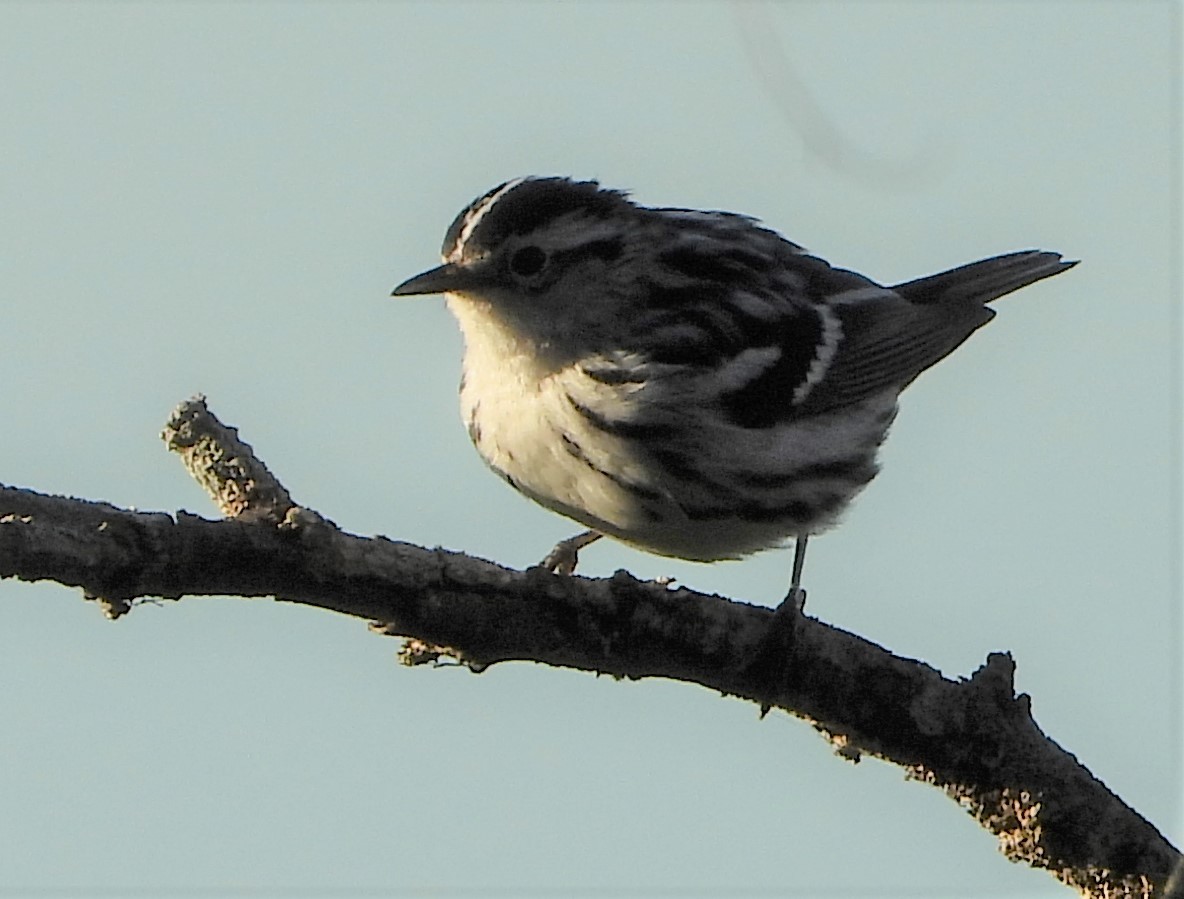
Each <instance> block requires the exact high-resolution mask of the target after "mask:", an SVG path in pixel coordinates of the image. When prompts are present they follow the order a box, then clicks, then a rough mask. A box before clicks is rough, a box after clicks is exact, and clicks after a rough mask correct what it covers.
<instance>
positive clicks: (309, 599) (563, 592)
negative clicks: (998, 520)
mask: <svg viewBox="0 0 1184 899" xmlns="http://www.w3.org/2000/svg"><path fill="white" fill-rule="evenodd" d="M163 436H164V438H165V440H166V442H167V443H168V445H169V447H170V448H171V449H173V450H175V451H176V452H178V453H180V454H181V456H182V458H183V460H184V463H185V465H186V467H187V468H188V469H189V471H190V472H191V474H193V475H194V477H195V478H197V479H198V481H199V482H200V483H201V484H202V485H203V486H204V487H205V488H206V490H207V491H208V492H209V493H210V494H211V496H213V497H214V499H215V502H217V503H218V505H219V507H220V508H221V509H222V510H223V511H224V512H225V513H226V514H227V515H228V516H229V517H228V518H226V519H223V520H221V521H211V520H207V519H203V518H200V517H198V516H195V515H191V514H188V513H185V512H179V513H177V515H176V516H175V517H174V516H172V515H168V514H165V513H161V512H151V513H148V512H137V511H131V510H126V509H120V508H116V507H115V506H112V505H109V504H106V503H99V502H91V501H88V500H81V499H72V498H67V497H59V496H46V495H43V494H39V493H35V492H33V491H31V490H22V489H16V488H12V487H5V486H0V577H5V578H8V577H16V578H19V579H21V580H26V581H37V580H53V581H56V582H58V583H60V584H64V585H66V586H70V587H80V588H82V590H83V591H84V593H85V595H86V596H87V597H88V598H90V599H95V600H98V601H99V602H100V603H101V604H102V607H103V609H104V612H105V613H106V614H107V615H108V616H109V617H112V618H117V617H119V616H120V615H123V614H126V613H127V612H128V611H129V610H130V609H131V608H132V607H133V606H134V605H135V603H136V601H137V600H140V599H141V598H144V597H163V598H168V599H179V598H181V597H183V596H210V595H218V596H224V595H235V596H244V597H254V596H273V597H275V598H276V599H278V600H280V601H283V602H295V603H302V604H304V605H312V606H318V607H320V608H325V609H332V610H334V611H337V612H341V613H343V614H347V615H352V616H355V617H358V618H363V619H366V620H369V621H371V622H373V627H374V629H376V630H378V631H379V632H381V633H384V634H390V635H398V636H402V637H408V638H410V639H409V640H408V642H407V643H406V645H405V647H404V651H403V654H402V658H403V661H404V662H405V663H406V664H410V665H415V664H424V663H428V662H434V661H436V660H437V659H439V658H441V657H443V656H448V657H452V658H455V659H457V660H458V661H460V662H461V663H463V664H465V665H467V666H469V668H471V669H472V670H473V671H483V670H485V669H486V668H488V667H489V666H490V665H492V664H495V663H497V662H501V661H508V660H529V661H535V662H541V663H543V664H547V665H555V666H562V667H567V668H577V669H582V670H587V671H597V672H601V673H604V674H610V675H613V676H615V677H628V678H631V679H639V678H643V677H665V678H671V679H674V680H681V681H688V682H690V683H697V684H700V685H702V686H704V687H707V688H709V689H712V690H717V691H719V692H720V693H721V694H724V695H729V696H737V697H740V698H742V699H747V700H750V701H752V702H754V703H757V704H759V705H760V706H761V707H762V709H768V708H771V707H776V708H780V709H784V710H785V711H787V712H789V713H791V714H793V715H796V716H797V717H800V718H803V719H804V720H806V721H807V722H809V723H810V724H811V725H812V726H813V727H814V728H815V729H817V730H818V731H820V732H821V733H822V734H823V735H824V736H825V737H826V738H827V739H828V740H830V741H831V742H832V744H834V746H835V747H836V749H837V750H838V752H839V754H840V755H842V756H843V757H845V758H848V759H850V760H852V761H858V760H859V759H860V757H861V756H863V755H870V756H874V757H876V758H880V759H883V760H885V761H888V762H891V763H893V764H896V765H899V766H901V767H903V768H904V769H905V770H906V771H907V772H908V773H909V775H910V776H911V777H913V778H915V779H917V780H921V781H925V782H926V783H930V784H932V785H934V786H936V787H939V788H940V789H942V790H944V791H945V792H946V794H947V795H949V796H950V797H951V798H952V799H954V800H955V801H956V802H957V803H958V804H959V805H961V806H962V807H963V808H965V809H967V810H968V811H969V812H970V813H971V814H972V815H974V817H975V818H976V819H977V820H978V821H979V823H980V824H982V826H983V827H985V828H987V829H988V830H990V831H991V832H992V833H994V834H995V835H996V837H997V838H998V839H999V841H1000V844H1001V847H1002V849H1003V851H1004V853H1005V854H1006V855H1007V856H1008V857H1009V858H1011V859H1012V860H1014V861H1022V862H1024V863H1026V864H1028V865H1031V866H1032V867H1036V868H1044V869H1046V870H1048V871H1050V872H1051V873H1052V874H1053V875H1054V876H1056V877H1057V878H1058V879H1059V880H1061V881H1062V882H1063V883H1065V884H1066V885H1068V886H1071V887H1073V888H1075V889H1077V890H1078V891H1079V892H1080V893H1081V894H1082V895H1084V896H1090V897H1102V896H1105V897H1113V896H1146V897H1150V896H1157V897H1159V896H1177V897H1178V896H1181V895H1184V891H1182V890H1181V886H1180V884H1179V882H1178V881H1179V876H1178V874H1177V875H1176V880H1175V881H1172V882H1169V881H1170V878H1172V877H1173V872H1174V871H1178V870H1179V868H1180V864H1181V857H1180V853H1179V852H1178V851H1177V850H1176V849H1175V848H1173V847H1172V846H1171V845H1170V844H1169V843H1168V842H1167V840H1166V839H1165V838H1164V837H1163V836H1162V835H1161V834H1160V833H1159V832H1158V831H1157V830H1156V829H1155V828H1154V827H1153V826H1152V825H1151V824H1150V823H1148V822H1147V821H1146V820H1144V819H1143V818H1142V817H1141V816H1140V815H1139V814H1138V813H1137V812H1135V811H1134V810H1133V809H1131V808H1129V807H1128V806H1126V805H1125V804H1124V803H1123V802H1122V801H1121V800H1120V799H1118V797H1116V796H1115V795H1113V794H1112V793H1111V792H1110V791H1109V790H1107V789H1106V787H1105V785H1104V784H1102V783H1101V782H1100V781H1099V780H1097V779H1096V778H1095V777H1094V776H1093V775H1092V774H1091V773H1090V772H1089V771H1088V770H1086V769H1085V768H1084V767H1083V766H1082V765H1080V764H1079V763H1078V762H1077V760H1076V759H1075V758H1074V757H1073V756H1072V755H1071V754H1069V753H1068V752H1066V751H1065V750H1063V749H1061V748H1060V747H1059V746H1058V745H1057V744H1056V743H1055V742H1053V741H1052V740H1051V739H1049V738H1048V737H1047V736H1046V735H1045V734H1044V733H1043V732H1042V731H1041V730H1040V728H1039V727H1038V726H1037V725H1036V723H1035V721H1034V720H1033V719H1032V715H1031V709H1030V700H1029V697H1028V696H1026V695H1019V696H1017V695H1016V694H1015V690H1014V686H1013V674H1014V669H1015V665H1014V662H1013V661H1012V659H1011V657H1010V656H1008V655H1006V654H1002V653H993V654H991V655H990V656H988V658H987V661H986V663H985V664H984V665H983V667H981V668H980V669H979V670H978V671H976V672H975V673H974V674H973V675H972V676H971V677H970V679H969V680H950V679H948V678H945V677H943V676H942V675H941V674H940V672H938V671H937V670H935V669H933V668H931V667H930V666H928V665H926V664H924V663H922V662H918V661H915V660H912V659H905V658H900V657H898V656H894V655H892V654H891V653H889V652H888V651H887V650H885V649H883V648H881V647H879V646H877V645H875V644H874V643H871V642H869V641H867V640H864V639H862V638H861V637H858V636H855V635H854V634H850V633H848V632H846V631H843V630H840V629H838V628H835V627H832V626H830V625H828V624H825V623H823V622H821V621H818V620H817V619H815V618H812V617H810V616H808V615H805V614H801V613H794V612H793V611H792V610H791V611H790V612H789V613H788V614H784V613H780V614H778V615H775V614H774V613H773V611H772V610H770V609H768V608H765V607H762V606H753V605H748V604H746V603H741V602H736V601H734V600H730V599H727V598H724V597H720V596H708V595H704V594H700V593H696V592H694V591H691V590H687V589H682V588H679V589H671V588H669V587H668V586H666V585H663V584H657V583H643V582H641V581H638V580H636V579H634V578H633V577H631V576H630V575H628V574H627V573H625V572H623V571H621V572H617V574H615V575H614V576H613V577H611V578H607V579H601V580H595V579H588V578H583V577H563V576H559V575H554V574H551V573H550V572H547V571H543V570H541V569H531V570H528V571H524V572H522V571H513V570H510V569H507V568H503V567H501V566H499V565H495V564H493V563H491V562H486V561H483V560H480V559H475V558H472V557H469V556H466V555H463V554H461V553H453V552H446V551H444V550H440V549H435V550H432V549H425V548H422V547H419V546H414V545H412V544H408V543H399V542H396V541H393V540H389V539H387V538H385V537H373V538H365V537H357V536H354V535H352V534H347V533H345V532H344V531H342V530H340V529H339V528H338V527H337V526H336V525H334V524H333V523H332V522H330V521H327V520H326V519H324V518H322V517H321V516H319V515H317V514H316V513H315V512H312V511H310V510H308V509H304V508H301V507H300V506H297V505H296V504H294V503H293V502H292V499H291V497H290V496H289V495H288V493H287V491H286V490H285V489H284V488H283V486H282V485H281V484H280V483H279V481H278V480H276V479H275V478H274V477H273V476H272V475H271V474H270V472H268V471H267V469H266V467H265V466H264V465H263V464H262V463H261V462H260V461H259V460H258V459H256V458H255V456H254V453H253V452H252V451H251V448H250V447H249V446H248V445H246V444H245V443H242V442H241V441H240V440H239V439H238V437H237V434H236V433H235V432H234V431H233V430H232V429H229V428H226V427H225V426H223V425H222V424H221V423H220V422H218V421H217V419H215V418H214V417H213V415H211V414H210V412H209V410H208V409H207V408H206V405H205V402H204V400H202V399H197V400H193V401H190V402H188V403H185V404H183V405H182V406H181V407H180V408H179V409H178V410H177V411H176V412H175V413H174V415H173V417H172V419H171V420H170V422H169V425H168V427H167V428H166V429H165V432H164V435H163Z"/></svg>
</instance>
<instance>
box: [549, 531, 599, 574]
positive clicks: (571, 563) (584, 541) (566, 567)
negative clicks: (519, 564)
mask: <svg viewBox="0 0 1184 899" xmlns="http://www.w3.org/2000/svg"><path fill="white" fill-rule="evenodd" d="M600 537H601V534H599V533H598V532H596V531H584V532H583V533H581V534H576V535H575V536H574V537H568V538H567V539H566V540H560V541H559V542H558V543H556V544H555V548H554V549H552V550H551V551H550V552H549V553H547V555H546V557H545V558H544V559H543V561H541V562H539V564H538V567H539V568H543V569H546V570H547V571H551V572H554V573H555V574H575V570H576V565H578V564H579V563H580V550H581V549H583V548H584V547H585V546H587V545H588V544H589V543H595V542H596V541H597V540H599V539H600Z"/></svg>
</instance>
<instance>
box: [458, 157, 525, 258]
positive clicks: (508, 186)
mask: <svg viewBox="0 0 1184 899" xmlns="http://www.w3.org/2000/svg"><path fill="white" fill-rule="evenodd" d="M525 180H527V179H526V178H515V179H514V180H513V181H507V182H506V183H505V184H504V185H503V186H502V188H501V190H498V191H496V192H495V193H492V194H490V195H489V196H488V197H486V198H485V202H483V203H482V204H481V205H480V206H477V207H476V208H475V209H473V211H472V212H470V213H469V214H468V215H467V216H466V217H465V223H464V224H463V225H462V226H461V229H460V234H458V235H457V237H456V244H455V245H454V246H453V248H452V252H451V253H449V254H448V258H447V259H445V260H444V261H445V262H458V261H460V257H461V254H462V253H463V252H464V249H465V244H466V243H468V240H469V238H470V237H472V236H473V229H475V228H476V227H477V225H479V224H480V223H481V219H483V218H485V216H486V215H487V214H488V213H489V210H490V209H492V208H493V204H494V203H496V202H497V201H498V200H500V199H501V198H502V197H504V196H505V195H506V194H508V193H509V192H510V191H512V190H513V189H514V188H515V187H517V186H518V185H519V184H521V183H522V182H523V181H525Z"/></svg>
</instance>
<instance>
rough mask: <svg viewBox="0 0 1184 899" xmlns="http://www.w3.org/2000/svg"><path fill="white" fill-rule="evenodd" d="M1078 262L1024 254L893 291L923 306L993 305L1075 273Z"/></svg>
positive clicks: (963, 267)
mask: <svg viewBox="0 0 1184 899" xmlns="http://www.w3.org/2000/svg"><path fill="white" fill-rule="evenodd" d="M1076 264H1077V261H1076V260H1073V261H1071V262H1065V261H1063V260H1062V259H1061V254H1060V253H1050V252H1047V251H1045V250H1021V251H1020V252H1018V253H1006V254H1004V255H1003V256H993V257H992V258H990V259H982V260H980V261H979V262H971V263H970V264H969V265H960V266H958V267H957V268H952V269H950V270H949V271H945V272H940V273H938V274H936V275H929V276H928V277H926V278H917V279H916V280H915V281H905V282H904V283H903V284H895V285H893V286H892V288H891V289H892V290H894V291H896V292H897V293H898V294H900V295H901V296H903V297H904V298H905V299H907V300H910V301H911V302H914V303H920V304H922V305H924V304H928V303H958V302H974V303H989V302H991V301H992V300H997V299H999V297H1001V296H1005V295H1006V294H1009V293H1011V292H1012V291H1015V290H1019V289H1020V288H1021V287H1027V286H1028V285H1029V284H1033V283H1035V282H1036V281H1040V280H1042V279H1044V278H1051V277H1052V276H1053V275H1059V274H1060V273H1061V272H1063V271H1065V270H1067V269H1071V268H1072V267H1073V266H1075V265H1076Z"/></svg>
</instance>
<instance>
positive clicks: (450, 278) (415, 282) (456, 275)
mask: <svg viewBox="0 0 1184 899" xmlns="http://www.w3.org/2000/svg"><path fill="white" fill-rule="evenodd" d="M486 283H488V278H487V277H484V276H483V275H482V273H481V272H479V271H474V270H473V269H472V268H470V267H465V266H461V265H456V264H455V263H451V262H448V263H445V264H444V265H440V266H437V267H436V268H433V269H428V270H427V271H426V272H423V273H422V274H419V275H416V276H415V277H414V278H408V279H407V280H406V281H404V282H403V283H402V284H400V285H399V286H398V287H396V288H395V289H394V290H393V291H391V296H393V297H410V296H415V295H416V294H425V293H464V292H465V291H469V290H476V289H477V288H479V287H481V286H483V285H485V284H486Z"/></svg>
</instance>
